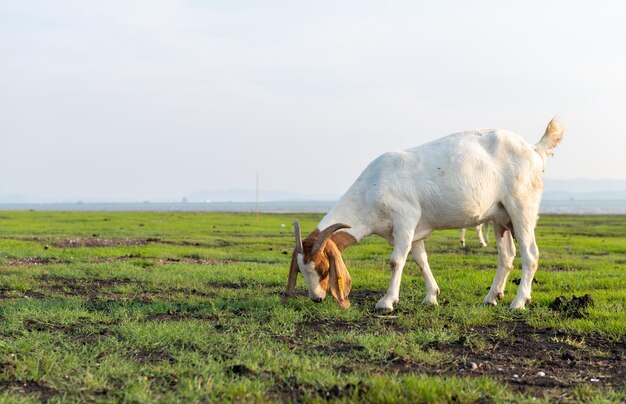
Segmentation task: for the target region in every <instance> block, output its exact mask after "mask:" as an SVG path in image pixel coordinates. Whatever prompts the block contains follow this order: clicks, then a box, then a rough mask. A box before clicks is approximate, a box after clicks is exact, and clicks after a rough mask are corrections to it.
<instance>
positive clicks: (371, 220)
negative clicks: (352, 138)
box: [281, 118, 564, 313]
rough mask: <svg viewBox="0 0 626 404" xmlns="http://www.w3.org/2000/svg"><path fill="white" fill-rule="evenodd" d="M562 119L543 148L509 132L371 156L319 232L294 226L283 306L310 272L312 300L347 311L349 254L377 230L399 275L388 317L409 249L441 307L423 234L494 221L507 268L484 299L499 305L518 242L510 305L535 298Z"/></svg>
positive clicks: (383, 303) (386, 300)
mask: <svg viewBox="0 0 626 404" xmlns="http://www.w3.org/2000/svg"><path fill="white" fill-rule="evenodd" d="M563 132H564V130H563V127H562V126H561V124H560V123H559V122H558V121H557V120H556V118H553V119H552V120H551V121H550V123H549V124H548V127H547V129H546V131H545V134H544V135H543V137H542V138H541V139H540V140H539V142H538V143H537V144H535V145H532V144H530V143H528V142H526V141H525V140H524V139H522V137H521V136H519V135H518V134H515V133H513V132H509V131H505V130H495V129H489V130H476V131H468V132H462V133H457V134H453V135H449V136H446V137H443V138H441V139H438V140H435V141H432V142H430V143H426V144H424V145H422V146H418V147H415V148H412V149H408V150H406V151H394V152H388V153H385V154H383V155H381V156H380V157H378V158H376V159H375V160H374V161H372V162H371V163H370V164H369V165H368V166H367V168H365V170H364V171H363V172H362V173H361V175H360V176H359V177H358V178H357V180H356V181H355V182H354V183H353V184H352V186H351V187H350V188H349V189H348V190H347V191H346V193H345V194H344V195H343V196H342V197H341V198H340V199H339V201H338V202H337V203H336V204H335V206H334V207H333V208H332V209H331V210H330V211H329V212H328V213H327V214H326V215H325V216H324V217H323V218H322V220H321V221H320V223H319V224H318V226H317V228H316V229H315V230H314V231H313V232H312V233H311V234H309V235H308V236H307V237H306V238H305V239H304V240H302V236H301V232H300V225H299V223H298V221H296V222H294V229H295V241H296V246H295V248H294V251H293V254H292V256H291V266H290V269H289V277H288V281H287V287H286V290H285V292H284V293H283V294H282V298H281V300H282V301H283V302H284V301H286V300H287V299H288V298H289V297H290V296H293V294H294V292H295V286H296V279H297V276H298V272H300V273H302V275H303V277H304V280H305V283H306V286H307V289H308V292H309V297H310V298H311V299H312V300H313V301H315V302H321V301H322V300H323V299H324V298H325V297H326V293H327V290H328V289H330V291H331V294H332V295H333V297H334V298H335V299H336V300H337V301H338V303H339V304H340V306H341V307H342V308H344V309H347V308H348V307H350V301H349V300H348V295H349V293H350V289H351V286H352V280H351V277H350V274H349V273H348V270H347V268H346V265H345V263H344V260H343V257H342V252H343V250H344V249H345V248H347V247H348V246H350V245H351V244H353V243H355V242H358V241H360V240H361V239H363V238H364V237H366V236H368V235H370V234H377V235H379V236H382V237H383V238H385V239H386V240H387V242H389V244H391V245H392V246H393V252H392V254H391V258H390V266H391V280H390V282H389V288H388V290H387V293H386V294H385V295H384V296H383V297H382V298H381V299H380V300H379V301H378V303H376V310H377V311H379V312H384V313H389V312H392V311H393V306H394V305H395V304H397V303H398V301H399V292H400V280H401V277H402V270H403V268H404V264H405V262H406V259H407V256H408V254H409V253H411V255H412V256H413V259H414V260H415V261H416V263H417V265H418V266H419V267H420V268H421V272H422V276H423V277H424V281H425V283H426V297H425V298H424V300H423V303H425V304H432V305H436V304H437V296H438V295H439V287H438V286H437V282H436V281H435V278H434V277H433V274H432V272H431V270H430V266H429V265H428V260H427V256H426V250H425V248H424V240H425V239H426V238H428V237H429V236H430V234H431V233H432V232H433V231H435V230H440V229H455V228H456V229H458V228H463V227H471V226H477V225H478V224H480V223H484V222H487V221H491V222H492V223H493V227H494V234H495V238H496V245H497V247H498V269H497V271H496V275H495V278H494V280H493V283H492V285H491V288H490V289H489V292H488V293H487V296H485V298H484V299H483V303H485V304H490V305H496V304H497V300H498V299H502V298H503V296H504V288H505V285H506V280H507V277H508V275H509V273H510V271H511V270H512V268H513V258H514V257H515V244H514V241H513V237H515V239H516V240H517V242H518V246H519V249H520V252H521V256H522V277H521V281H520V284H519V288H518V290H517V294H516V296H515V298H514V299H513V301H512V303H511V305H510V307H511V308H513V309H523V308H524V306H525V305H526V303H528V302H530V292H531V283H532V280H533V277H534V274H535V272H536V271H537V266H538V259H539V249H538V248H537V244H536V242H535V226H536V224H537V219H538V213H539V203H540V201H541V194H542V190H543V179H542V173H543V171H544V168H545V165H546V160H547V157H548V156H550V155H552V154H551V152H550V150H551V149H553V148H554V147H555V146H556V145H557V144H558V143H559V142H560V141H561V139H562V137H563Z"/></svg>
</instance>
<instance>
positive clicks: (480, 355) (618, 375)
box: [436, 322, 626, 397]
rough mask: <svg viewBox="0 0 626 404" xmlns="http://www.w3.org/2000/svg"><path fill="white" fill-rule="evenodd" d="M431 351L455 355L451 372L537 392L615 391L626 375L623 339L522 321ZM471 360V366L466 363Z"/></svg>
mask: <svg viewBox="0 0 626 404" xmlns="http://www.w3.org/2000/svg"><path fill="white" fill-rule="evenodd" d="M503 332H504V333H505V337H504V338H503V337H502V336H501V335H500V334H502V333H503ZM474 340H476V343H474V342H473V341H474ZM436 349H437V350H440V351H444V352H451V353H453V354H454V357H455V358H457V359H456V360H455V361H454V362H453V363H452V364H451V365H452V367H451V368H450V370H449V372H450V373H455V374H461V375H462V374H465V375H469V376H490V377H494V378H496V379H499V380H502V381H505V382H507V383H508V384H509V385H510V386H511V387H512V388H513V389H514V390H518V391H526V392H528V391H530V392H536V393H539V394H540V395H542V394H545V393H546V391H543V390H541V389H548V390H550V389H551V390H557V391H559V393H560V394H559V395H560V396H561V397H565V396H564V395H563V394H568V392H569V391H570V390H571V389H572V388H573V387H577V386H581V385H584V384H599V385H603V386H612V387H613V388H617V389H620V388H624V385H623V381H624V380H625V378H626V366H624V363H625V362H624V361H625V360H626V342H625V341H624V340H623V339H622V340H621V341H618V342H615V341H611V340H609V339H608V338H607V337H604V336H601V335H599V334H590V335H586V336H580V335H573V334H571V333H568V332H566V331H563V330H553V329H541V328H533V327H530V326H529V325H527V324H526V323H523V322H509V323H504V324H500V325H499V326H498V327H496V326H487V327H480V328H475V329H470V330H468V334H467V335H466V336H464V337H462V338H461V339H460V340H459V341H458V342H456V343H454V344H450V345H443V346H441V347H436ZM471 363H474V364H475V365H476V366H475V367H474V366H473V365H470V366H468V364H471ZM563 390H566V391H563Z"/></svg>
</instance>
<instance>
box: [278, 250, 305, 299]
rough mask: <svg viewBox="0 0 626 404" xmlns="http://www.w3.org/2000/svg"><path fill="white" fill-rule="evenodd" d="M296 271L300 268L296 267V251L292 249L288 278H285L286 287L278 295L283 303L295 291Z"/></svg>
mask: <svg viewBox="0 0 626 404" xmlns="http://www.w3.org/2000/svg"><path fill="white" fill-rule="evenodd" d="M298 272H300V268H299V267H298V258H297V251H295V250H294V252H293V254H292V255H291V267H289V278H288V279H287V287H286V288H285V291H284V292H283V294H282V295H281V296H280V301H281V302H283V303H285V302H286V301H287V299H289V298H290V297H291V296H293V295H294V293H295V291H296V279H297V278H298Z"/></svg>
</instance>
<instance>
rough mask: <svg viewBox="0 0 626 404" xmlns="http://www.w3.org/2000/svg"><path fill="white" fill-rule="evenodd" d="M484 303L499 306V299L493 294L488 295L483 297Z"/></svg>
mask: <svg viewBox="0 0 626 404" xmlns="http://www.w3.org/2000/svg"><path fill="white" fill-rule="evenodd" d="M483 304H484V305H487V306H497V305H498V299H496V298H495V297H491V296H489V295H487V296H485V298H484V299H483Z"/></svg>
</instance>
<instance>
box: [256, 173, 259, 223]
mask: <svg viewBox="0 0 626 404" xmlns="http://www.w3.org/2000/svg"><path fill="white" fill-rule="evenodd" d="M256 221H257V222H258V221H259V172H258V171H257V172H256Z"/></svg>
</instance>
